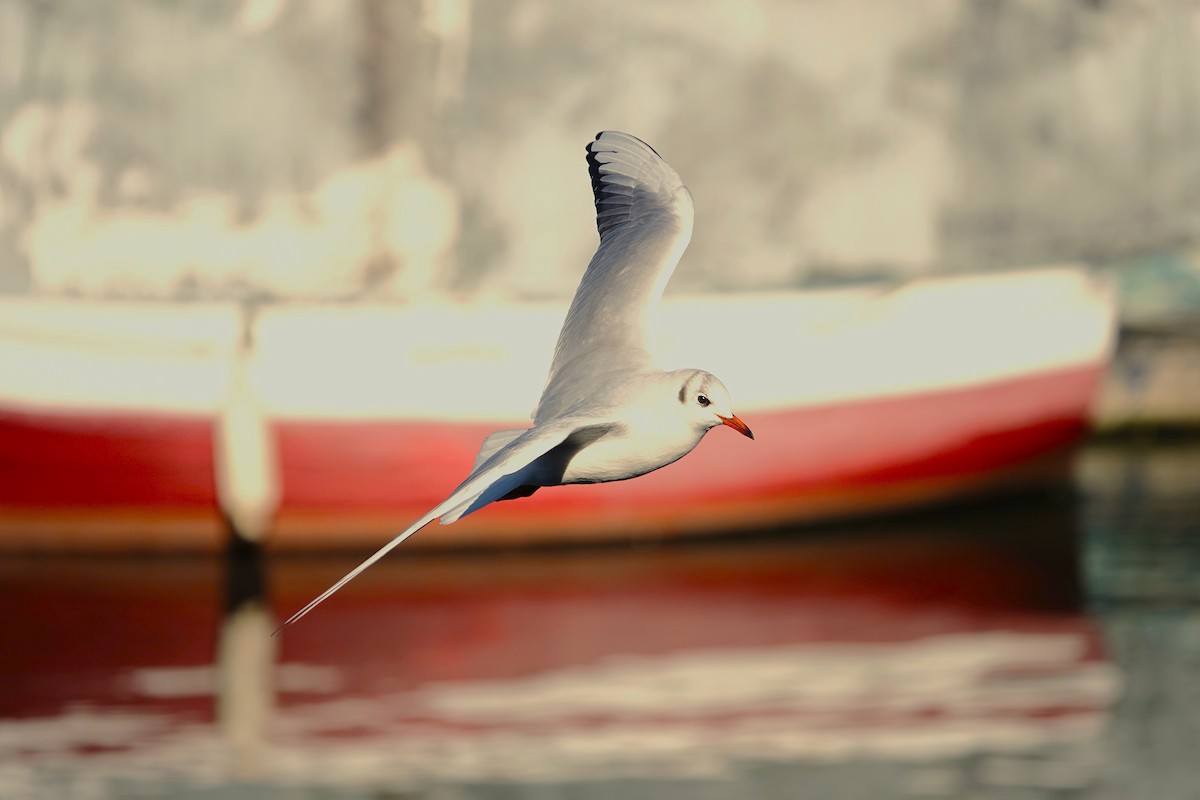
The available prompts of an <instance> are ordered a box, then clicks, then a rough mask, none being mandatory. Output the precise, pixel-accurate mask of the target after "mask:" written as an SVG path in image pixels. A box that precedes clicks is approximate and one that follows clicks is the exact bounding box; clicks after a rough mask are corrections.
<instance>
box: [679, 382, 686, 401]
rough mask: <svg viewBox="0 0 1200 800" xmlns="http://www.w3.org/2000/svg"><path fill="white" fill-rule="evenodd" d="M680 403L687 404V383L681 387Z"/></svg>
mask: <svg viewBox="0 0 1200 800" xmlns="http://www.w3.org/2000/svg"><path fill="white" fill-rule="evenodd" d="M679 402H681V403H686V402H687V384H686V383H685V384H684V385H683V386H680V387H679Z"/></svg>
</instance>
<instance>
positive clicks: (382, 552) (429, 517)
mask: <svg viewBox="0 0 1200 800" xmlns="http://www.w3.org/2000/svg"><path fill="white" fill-rule="evenodd" d="M441 511H442V507H441V506H438V507H437V508H435V509H434V510H433V511H430V512H429V513H428V514H426V515H425V516H423V517H421V518H420V519H419V520H417V521H416V522H414V523H413V524H412V526H411V527H410V528H409V529H408V530H406V531H404V533H402V534H400V535H399V536H397V537H396V538H394V539H392V540H391V541H390V542H388V543H387V544H385V545H384V546H383V547H381V548H379V549H378V550H376V551H375V553H374V555H372V556H371V557H370V558H368V559H367V560H366V561H364V562H362V563H361V564H359V565H358V566H357V567H355V568H354V569H352V570H350V571H349V572H347V573H346V574H345V575H344V576H343V577H342V578H341V580H339V581H338V582H337V583H335V584H334V585H333V586H330V587H329V588H328V589H326V590H325V591H323V592H321V594H319V595H317V596H316V597H315V598H313V599H312V600H310V601H309V603H308V605H306V606H305V607H304V608H302V609H300V610H299V611H297V612H296V613H295V614H292V615H291V616H290V617H288V618H287V620H285V621H284V623H283V624H282V625H280V626H279V627H278V628H276V629H275V634H273V635H277V634H278V633H279V632H280V631H282V630H283V629H284V628H286V627H287V626H288V625H291V624H292V623H294V622H297V621H299V620H300V619H301V618H302V617H304V616H305V615H306V614H308V612H310V611H312V610H313V609H314V608H316V607H317V606H319V605H321V603H323V602H325V600H327V599H328V598H329V596H330V595H331V594H333V593H334V592H336V591H337V590H338V589H341V588H342V587H343V586H345V585H346V584H347V583H349V582H350V581H352V580H354V579H355V578H357V577H358V576H359V575H360V574H361V573H362V572H363V571H364V570H365V569H367V567H369V566H371V565H372V564H374V563H375V562H376V561H378V560H379V559H381V558H383V557H384V556H386V555H387V554H388V553H390V552H391V551H392V549H393V548H395V547H397V546H398V545H399V544H400V543H401V542H403V541H404V540H405V539H407V538H408V537H410V536H412V535H413V534H414V533H416V532H417V531H419V530H421V528H424V527H425V526H426V525H428V524H429V523H431V522H433V521H434V520H435V519H437V518H438V515H439V514H440V512H441Z"/></svg>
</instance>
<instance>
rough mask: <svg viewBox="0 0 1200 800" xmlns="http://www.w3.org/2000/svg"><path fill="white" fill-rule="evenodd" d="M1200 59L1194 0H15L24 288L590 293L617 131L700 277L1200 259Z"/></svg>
mask: <svg viewBox="0 0 1200 800" xmlns="http://www.w3.org/2000/svg"><path fill="white" fill-rule="evenodd" d="M1198 77H1200V6H1198V5H1197V4H1196V3H1194V2H1190V0H1161V2H1149V1H1148V0H1053V1H1052V2H1046V1H1045V0H964V1H963V2H951V1H950V0H909V1H908V2H904V3H887V2H868V1H867V0H848V1H845V0H802V1H800V2H787V1H785V0H758V2H743V3H717V2H706V3H697V2H690V0H689V1H686V2H685V1H684V0H679V1H678V2H674V1H673V2H659V3H653V4H649V3H632V2H629V3H620V2H617V3H604V4H597V3H584V2H574V1H572V2H554V3H544V2H535V1H534V0H505V1H503V2H486V3H474V2H471V0H355V1H354V2H335V1H334V0H202V1H197V2H185V3H175V2H164V1H163V0H128V1H127V2H121V3H96V2H94V0H0V291H2V292H5V293H25V292H31V293H49V294H71V295H74V294H78V295H85V296H96V297H137V298H158V299H181V300H182V299H190V298H245V297H247V296H252V297H261V298H265V299H286V298H322V299H329V298H343V299H349V298H358V297H378V298H395V299H412V298H419V297H422V296H428V295H431V294H442V295H451V296H477V295H481V294H482V295H494V296H499V297H540V296H565V295H568V294H569V293H570V292H571V291H572V290H573V288H574V286H575V283H576V282H577V281H578V277H579V275H580V273H581V271H582V268H583V265H584V264H585V263H586V260H587V258H588V256H589V255H590V252H591V249H592V248H593V247H594V244H595V229H594V226H593V223H592V219H591V197H590V188H589V185H588V181H587V174H586V167H585V164H584V160H583V147H584V145H585V144H586V142H587V141H589V140H590V138H591V137H592V135H593V134H594V133H595V132H596V131H598V130H600V129H602V128H618V129H625V130H628V131H630V132H632V133H634V134H636V135H638V136H640V137H642V138H644V139H646V140H647V141H649V142H650V143H651V144H652V145H654V146H655V147H656V148H657V149H658V150H659V152H661V153H662V154H663V155H664V156H665V157H666V158H667V159H668V160H669V161H670V162H671V163H672V164H673V165H674V166H675V167H676V168H677V169H678V170H679V171H680V173H681V174H682V175H683V176H684V179H685V181H686V182H687V183H688V184H689V185H690V186H691V188H692V190H693V194H694V195H695V197H696V204H697V226H696V233H695V236H694V239H693V245H692V250H691V251H690V254H689V256H688V258H687V259H686V266H685V268H684V269H681V270H680V272H679V274H678V275H677V277H676V279H675V281H674V282H673V284H672V286H673V289H674V290H676V291H695V290H703V289H733V288H737V289H755V288H771V287H786V286H795V285H802V284H811V283H814V282H822V281H825V280H829V279H855V278H859V277H865V276H876V275H886V276H893V275H912V274H921V273H928V272H947V271H958V270H977V269H985V268H992V267H1009V266H1021V265H1027V264H1039V263H1046V262H1057V261H1074V260H1086V261H1088V262H1090V263H1095V264H1122V265H1134V266H1135V267H1136V268H1137V269H1140V270H1141V271H1142V272H1146V271H1152V272H1155V273H1156V274H1160V273H1171V272H1177V273H1185V274H1188V275H1194V274H1195V272H1196V269H1195V266H1194V263H1195V262H1196V261H1197V259H1196V258H1195V247H1196V243H1197V239H1198V234H1200V213H1198V212H1200V148H1198V147H1196V142H1197V139H1198V136H1200V80H1198V79H1197V78H1198ZM1138 265H1140V266H1138ZM1155 285H1160V284H1158V283H1156V284H1155ZM1195 285H1197V284H1196V283H1189V284H1188V286H1195ZM1188 291H1192V289H1189V290H1188ZM1197 291H1198V292H1200V290H1197ZM1183 294H1186V292H1184V293H1183ZM1184 301H1188V302H1191V303H1193V304H1194V305H1196V306H1198V307H1200V296H1197V297H1194V298H1190V300H1189V299H1188V298H1183V299H1181V293H1180V292H1179V291H1161V290H1160V291H1158V297H1157V299H1156V301H1155V302H1157V303H1159V304H1160V305H1166V306H1171V305H1172V304H1178V303H1180V302H1184Z"/></svg>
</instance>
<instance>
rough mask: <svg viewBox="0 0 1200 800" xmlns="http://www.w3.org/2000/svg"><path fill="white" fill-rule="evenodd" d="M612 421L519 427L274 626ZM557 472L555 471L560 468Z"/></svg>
mask: <svg viewBox="0 0 1200 800" xmlns="http://www.w3.org/2000/svg"><path fill="white" fill-rule="evenodd" d="M613 427H615V423H613V422H612V421H610V420H606V419H602V418H599V417H594V418H581V417H566V418H563V419H558V420H554V421H552V422H550V423H548V424H546V425H538V426H536V427H533V428H529V429H528V430H526V431H524V432H523V433H521V435H520V436H517V437H516V438H514V439H513V440H512V441H511V442H509V443H508V444H506V445H505V446H504V447H502V448H500V449H499V450H497V451H496V452H495V453H493V454H492V455H491V456H490V457H489V458H487V459H486V460H485V461H484V462H483V463H482V464H479V465H477V466H476V468H475V469H473V470H472V471H471V474H470V475H469V476H467V479H466V480H465V481H463V482H462V483H461V484H460V485H459V487H458V488H457V489H455V490H454V491H453V492H451V493H450V496H449V497H447V498H446V499H445V500H443V501H442V502H441V503H439V504H438V505H436V506H434V507H433V509H431V510H430V511H429V512H428V513H427V514H425V516H423V517H421V518H420V519H419V520H417V521H416V522H414V523H413V524H412V525H411V526H409V528H408V529H407V530H405V531H404V532H403V533H401V534H400V535H399V536H397V537H396V538H394V539H392V540H391V541H390V542H388V543H387V544H385V545H384V546H383V547H381V548H379V550H377V551H375V554H374V555H372V556H371V557H370V558H368V559H367V560H366V561H364V562H362V563H361V564H359V565H358V566H357V567H355V568H354V569H352V570H351V571H350V572H348V573H346V575H345V576H344V577H343V578H342V579H341V580H339V581H338V582H337V583H335V584H333V585H332V586H330V587H329V588H328V589H326V590H325V591H324V592H322V593H321V594H320V595H319V596H318V597H316V598H315V599H314V600H312V601H311V602H310V603H309V604H308V605H306V606H305V607H304V608H302V609H300V610H299V611H297V612H296V613H295V614H293V615H292V616H290V617H288V619H287V621H286V622H284V623H283V625H281V626H279V628H280V630H282V629H283V628H285V627H287V626H288V625H291V624H292V623H293V622H295V621H297V620H298V619H300V618H301V617H303V616H304V615H305V614H307V613H308V612H310V611H312V610H313V609H314V608H316V607H317V606H318V605H320V604H321V603H322V602H324V601H325V600H326V599H327V598H328V597H329V596H330V595H331V594H333V593H334V592H336V591H337V590H338V589H340V588H342V587H343V586H345V585H346V584H347V583H349V582H350V581H351V580H353V579H354V578H356V577H357V576H358V575H359V573H361V572H362V571H363V570H365V569H366V568H367V567H369V566H371V565H372V564H374V563H375V562H376V561H378V560H379V559H381V558H383V557H384V556H385V555H387V554H388V552H390V551H391V550H392V549H393V548H395V547H396V546H397V545H399V544H400V543H401V542H403V541H404V540H405V539H407V538H408V537H410V536H412V535H413V534H414V533H416V532H417V531H419V530H421V528H424V527H425V526H426V525H428V524H429V523H430V522H433V521H434V520H435V519H437V518H438V517H441V518H442V524H446V525H448V524H449V523H451V522H454V521H456V520H458V519H460V518H461V517H464V516H466V515H467V514H470V513H472V512H474V511H478V510H479V509H480V508H483V507H484V506H485V505H487V504H488V503H492V502H494V501H496V500H499V499H501V498H503V497H504V496H505V495H506V494H508V493H509V492H511V491H513V490H514V489H516V488H517V487H519V486H521V485H523V484H525V483H526V481H527V480H528V479H531V478H534V477H535V476H537V475H539V474H540V473H541V472H542V471H546V470H550V471H552V470H554V469H555V468H556V466H565V464H563V465H557V464H555V463H552V462H554V461H555V459H553V458H549V457H548V454H552V453H553V452H558V451H559V448H560V446H562V445H568V446H570V445H572V443H575V447H568V450H569V452H566V453H563V457H564V458H566V459H568V460H569V458H570V455H573V453H574V452H576V451H577V448H578V447H583V446H586V445H587V444H590V443H592V442H594V441H596V439H598V438H599V437H601V436H604V435H605V434H607V433H608V432H609V431H611V430H612V429H613ZM505 433H508V431H505ZM552 477H553V475H552ZM559 477H561V473H560V475H559ZM277 632H278V631H277Z"/></svg>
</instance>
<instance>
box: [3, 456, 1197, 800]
mask: <svg viewBox="0 0 1200 800" xmlns="http://www.w3.org/2000/svg"><path fill="white" fill-rule="evenodd" d="M1077 484H1078V487H1077V490H1076V491H1075V492H1073V493H1071V492H1064V493H1063V494H1062V495H1058V496H1050V497H1046V496H1041V497H1036V498H1023V499H1021V500H1019V501H1016V500H1013V501H1005V502H998V503H992V504H989V505H986V506H978V507H974V508H971V509H966V510H958V511H954V512H950V513H942V514H937V515H923V516H920V517H910V518H907V519H904V520H901V521H893V522H890V523H887V524H882V523H880V524H872V525H854V526H850V525H844V526H838V527H833V528H826V529H821V530H807V531H803V532H798V533H795V534H781V535H772V536H755V537H750V538H727V539H723V540H717V541H707V542H696V543H673V544H670V545H661V546H660V545H650V544H644V543H643V544H632V543H631V544H628V545H624V546H612V547H605V548H599V549H569V550H540V551H527V552H507V553H485V554H473V555H463V554H459V555H452V554H441V555H438V554H431V553H427V552H425V553H420V554H417V553H400V554H398V555H396V556H394V557H390V558H389V559H387V560H386V561H385V562H384V563H382V564H380V565H378V566H377V567H375V568H373V569H372V570H370V571H368V572H367V573H366V574H364V575H363V576H362V577H361V578H360V579H359V580H358V581H356V582H355V583H353V584H351V585H350V586H349V587H348V588H347V589H346V590H344V591H343V593H341V594H339V595H338V596H337V597H336V598H335V599H334V600H332V601H330V602H329V603H328V604H326V605H325V606H322V607H321V608H320V609H319V610H318V611H317V612H315V613H314V614H312V615H311V616H310V617H308V618H306V619H305V620H304V621H303V622H302V623H301V624H300V625H299V626H297V627H296V628H293V629H290V630H289V631H287V632H286V634H285V635H284V636H283V637H280V638H272V637H271V635H270V633H271V631H272V629H273V628H274V626H275V625H276V624H277V620H278V619H279V618H280V617H282V616H286V615H287V614H288V613H290V612H291V611H292V610H294V609H295V608H296V607H298V606H299V605H301V604H303V602H304V601H305V600H307V599H308V598H309V597H310V596H312V595H313V594H315V593H316V592H317V591H319V590H320V589H321V588H324V586H325V585H327V584H328V583H329V582H331V581H332V580H333V579H335V578H337V577H338V576H340V575H341V574H342V573H343V572H344V571H345V570H346V569H347V568H349V567H350V566H352V565H353V563H355V562H356V560H357V559H356V556H349V555H348V556H346V557H344V558H297V557H292V558H282V557H279V558H265V557H263V556H262V555H261V554H259V553H256V552H254V551H251V550H247V549H242V548H235V549H234V550H232V551H231V552H230V554H229V557H228V558H226V559H216V558H200V559H183V558H154V559H128V558H95V557H93V558H70V559H58V558H7V559H0V599H2V601H3V606H4V611H5V614H4V616H5V622H4V625H3V629H2V631H3V633H2V636H3V639H2V641H0V683H2V685H0V716H2V718H0V797H5V798H10V797H11V798H34V797H37V798H41V797H46V798H126V797H135V798H141V797H183V798H215V797H221V798H224V797H238V798H241V797H245V798H327V797H339V798H340V797H363V798H368V797H370V798H383V797H388V798H397V797H405V798H410V797H411V798H417V797H422V798H465V797H472V798H476V797H477V798H517V797H531V798H547V799H548V798H568V797H570V798H581V797H582V798H599V797H621V798H643V797H646V798H648V797H668V798H745V797H755V798H757V797H766V798H772V797H779V798H782V797H815V798H858V797H862V798H910V797H953V798H984V799H986V800H991V799H992V798H996V799H997V800H998V799H999V798H1004V799H1005V800H1007V799H1008V798H1031V799H1032V798H1039V799H1040V798H1088V799H1089V800H1090V799H1092V798H1113V799H1114V800H1116V798H1196V797H1198V796H1200V793H1198V790H1197V788H1196V787H1197V785H1200V764H1197V761H1198V760H1197V759H1196V757H1195V752H1196V746H1195V743H1196V742H1197V741H1200V447H1197V446H1195V445H1191V446H1175V447H1162V446H1159V447H1156V448H1152V449H1145V450H1138V449H1134V448H1129V447H1122V448H1101V447H1093V448H1091V449H1089V450H1088V451H1087V452H1086V453H1085V454H1084V455H1083V457H1082V458H1081V459H1080V462H1079V465H1078V469H1077Z"/></svg>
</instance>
